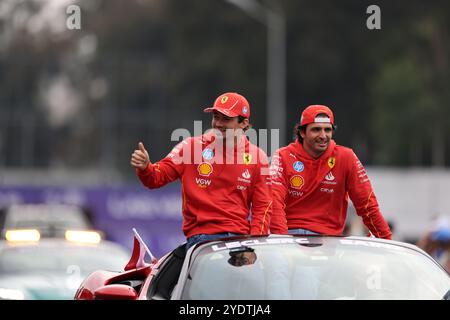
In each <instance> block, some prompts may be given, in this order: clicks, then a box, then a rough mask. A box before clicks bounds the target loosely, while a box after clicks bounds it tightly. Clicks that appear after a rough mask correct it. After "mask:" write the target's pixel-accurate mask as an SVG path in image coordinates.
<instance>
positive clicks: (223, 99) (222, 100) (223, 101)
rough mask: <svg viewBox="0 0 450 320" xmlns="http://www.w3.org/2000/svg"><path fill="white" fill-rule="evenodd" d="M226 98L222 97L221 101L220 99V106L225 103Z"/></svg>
mask: <svg viewBox="0 0 450 320" xmlns="http://www.w3.org/2000/svg"><path fill="white" fill-rule="evenodd" d="M227 100H228V97H227V96H223V97H222V99H220V102H222V104H224V103H225V102H227Z"/></svg>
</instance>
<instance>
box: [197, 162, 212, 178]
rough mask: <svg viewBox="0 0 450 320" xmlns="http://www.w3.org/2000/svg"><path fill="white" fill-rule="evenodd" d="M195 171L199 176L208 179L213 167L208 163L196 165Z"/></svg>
mask: <svg viewBox="0 0 450 320" xmlns="http://www.w3.org/2000/svg"><path fill="white" fill-rule="evenodd" d="M197 171H198V173H199V174H200V175H201V176H205V177H208V176H209V175H210V174H211V173H212V171H213V167H212V165H211V164H209V163H208V162H202V163H200V164H199V165H198V167H197Z"/></svg>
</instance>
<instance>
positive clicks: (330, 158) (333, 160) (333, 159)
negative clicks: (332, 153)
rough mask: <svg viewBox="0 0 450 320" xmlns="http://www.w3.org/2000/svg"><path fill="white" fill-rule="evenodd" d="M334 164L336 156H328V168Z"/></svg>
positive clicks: (331, 167)
mask: <svg viewBox="0 0 450 320" xmlns="http://www.w3.org/2000/svg"><path fill="white" fill-rule="evenodd" d="M335 164H336V158H335V157H329V158H328V166H329V167H330V169H333V168H334V165H335Z"/></svg>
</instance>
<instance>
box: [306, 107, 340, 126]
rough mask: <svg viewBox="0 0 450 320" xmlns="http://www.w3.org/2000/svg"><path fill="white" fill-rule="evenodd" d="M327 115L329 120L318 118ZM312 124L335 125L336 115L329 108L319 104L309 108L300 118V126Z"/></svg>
mask: <svg viewBox="0 0 450 320" xmlns="http://www.w3.org/2000/svg"><path fill="white" fill-rule="evenodd" d="M321 113H323V114H326V115H327V116H328V118H325V117H320V118H317V115H319V114H321ZM310 123H331V124H332V125H334V115H333V111H331V110H330V108H328V107H327V106H322V105H319V104H315V105H312V106H309V107H307V108H306V109H305V110H303V112H302V117H301V118H300V125H301V126H304V125H307V124H310Z"/></svg>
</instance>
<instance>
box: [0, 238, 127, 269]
mask: <svg viewBox="0 0 450 320" xmlns="http://www.w3.org/2000/svg"><path fill="white" fill-rule="evenodd" d="M128 258H129V256H128V254H127V253H126V252H125V251H124V250H120V249H118V248H116V247H107V248H101V247H97V246H84V245H83V246H77V245H61V246H39V245H37V246H24V247H19V246H18V247H12V248H5V249H4V250H3V251H1V253H0V274H11V273H14V274H18V273H29V272H32V273H53V274H55V273H67V272H69V271H70V270H72V269H73V268H77V270H79V271H80V273H81V274H85V275H87V274H89V273H91V272H93V271H96V270H99V269H103V270H110V271H121V270H123V267H124V266H125V264H126V263H127V261H128Z"/></svg>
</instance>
